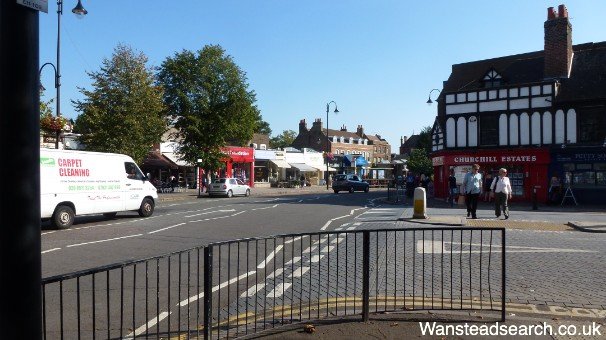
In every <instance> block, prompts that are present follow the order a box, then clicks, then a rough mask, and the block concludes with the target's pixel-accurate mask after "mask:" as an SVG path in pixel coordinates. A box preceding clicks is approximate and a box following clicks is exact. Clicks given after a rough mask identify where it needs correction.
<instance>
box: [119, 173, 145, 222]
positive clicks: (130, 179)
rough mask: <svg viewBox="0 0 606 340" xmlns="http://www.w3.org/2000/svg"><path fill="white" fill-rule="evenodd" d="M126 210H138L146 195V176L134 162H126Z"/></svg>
mask: <svg viewBox="0 0 606 340" xmlns="http://www.w3.org/2000/svg"><path fill="white" fill-rule="evenodd" d="M124 176H125V180H124V182H123V183H124V206H125V208H124V210H137V209H139V207H140V206H141V202H142V201H143V197H144V196H145V194H144V184H145V182H144V179H145V175H143V172H141V170H139V167H138V166H137V165H136V164H135V163H133V162H124Z"/></svg>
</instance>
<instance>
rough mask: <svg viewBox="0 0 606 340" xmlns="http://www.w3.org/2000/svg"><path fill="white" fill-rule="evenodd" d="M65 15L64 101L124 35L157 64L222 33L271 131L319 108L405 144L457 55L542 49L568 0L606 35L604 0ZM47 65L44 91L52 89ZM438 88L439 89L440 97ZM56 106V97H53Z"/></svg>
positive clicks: (262, 3)
mask: <svg viewBox="0 0 606 340" xmlns="http://www.w3.org/2000/svg"><path fill="white" fill-rule="evenodd" d="M48 3H49V4H48V13H40V65H42V64H44V63H46V62H52V63H56V54H57V4H56V2H54V1H52V0H49V1H48ZM76 4H77V0H64V5H63V7H64V8H63V12H64V13H63V15H62V17H61V49H60V51H61V60H60V71H61V111H62V113H63V115H64V116H67V117H70V118H75V117H77V115H78V112H76V111H75V109H74V107H73V105H72V104H71V101H72V100H81V99H82V98H83V96H82V95H81V94H80V91H79V90H78V88H86V89H91V79H90V77H89V76H88V75H87V72H95V71H99V69H100V67H101V64H102V61H103V60H104V59H109V58H111V55H112V53H113V52H114V49H115V47H116V46H117V45H118V44H124V45H128V46H131V47H132V48H133V49H135V50H136V51H138V52H142V53H144V54H145V55H146V56H147V57H148V58H149V65H148V66H150V67H155V66H160V65H161V63H162V62H163V61H164V60H165V59H166V58H167V57H171V56H174V54H175V53H179V52H182V51H183V50H189V51H198V50H200V49H202V48H203V47H204V46H205V45H209V44H213V45H217V44H218V45H221V46H222V47H223V48H224V49H225V50H226V53H227V54H228V55H230V56H231V57H232V58H233V60H234V62H235V63H236V64H237V65H238V66H239V67H240V68H241V69H242V70H243V71H244V72H245V73H246V76H247V78H248V83H249V89H250V90H253V91H255V93H256V95H257V103H256V104H257V106H258V107H259V109H260V111H261V114H262V116H263V119H264V120H265V121H267V122H268V123H269V124H270V127H271V129H272V136H275V135H278V134H280V133H282V131H284V130H294V131H298V126H299V124H298V123H299V121H300V120H301V119H306V120H307V122H308V126H309V127H311V122H313V121H314V120H315V119H316V118H321V119H322V121H323V122H324V127H326V125H325V122H326V104H327V103H328V102H330V101H335V102H336V104H337V106H338V109H339V113H338V114H335V113H333V112H332V111H333V110H334V106H333V104H331V108H330V113H329V117H328V119H329V128H331V129H338V128H340V127H341V126H342V125H345V126H346V127H347V129H348V130H349V131H355V130H356V127H357V126H358V125H363V126H364V130H365V132H366V133H367V134H379V135H381V136H382V137H383V138H385V139H387V141H388V142H389V143H390V144H391V145H392V147H393V150H394V151H395V150H397V147H398V146H399V145H400V138H401V137H402V136H410V135H411V134H413V133H418V132H419V131H420V130H421V129H422V128H423V127H426V126H431V125H432V124H433V121H434V119H435V116H436V110H437V106H436V105H435V104H433V105H428V104H427V103H426V101H427V98H428V95H429V93H430V91H431V90H432V89H435V88H437V89H441V88H442V82H443V81H445V80H447V79H448V77H449V75H450V71H451V68H452V65H453V64H458V63H465V62H470V61H475V60H482V59H489V58H496V57H500V56H506V55H512V54H519V53H526V52H532V51H539V50H542V49H543V33H544V31H543V23H544V22H545V20H546V18H547V8H548V7H556V8H557V6H558V5H560V4H564V5H566V7H567V8H568V12H569V16H570V21H571V24H572V39H573V44H580V43H586V42H600V41H606V24H604V13H606V1H603V0H574V1H571V0H569V1H567V2H553V1H544V0H509V1H501V0H499V1H497V0H481V1H450V0H434V1H406V0H365V1H363V0H306V1H289V0H221V1H204V0H182V1H159V0H145V1H144V0H129V1H124V0H102V1H101V0H82V5H83V6H84V7H85V8H86V10H88V15H86V16H85V17H83V18H81V19H79V18H77V17H76V16H75V15H73V14H72V13H71V9H72V8H73V7H75V5H76ZM53 77H54V73H53V71H52V68H50V67H46V68H45V69H44V70H43V72H42V84H43V85H44V87H45V88H46V91H45V93H44V96H43V97H42V100H44V101H47V100H49V99H52V98H55V90H54V87H53V84H54V82H53ZM438 94H439V92H438V91H434V92H433V93H432V99H435V97H436V96H437V95H438ZM53 110H54V105H53Z"/></svg>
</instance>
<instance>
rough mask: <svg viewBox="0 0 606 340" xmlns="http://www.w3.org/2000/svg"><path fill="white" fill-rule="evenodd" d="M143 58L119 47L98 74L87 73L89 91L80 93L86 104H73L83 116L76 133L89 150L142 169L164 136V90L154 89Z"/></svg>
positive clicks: (149, 72) (80, 117)
mask: <svg viewBox="0 0 606 340" xmlns="http://www.w3.org/2000/svg"><path fill="white" fill-rule="evenodd" d="M146 64H147V57H146V56H145V55H144V54H143V53H138V52H135V51H134V50H133V49H132V48H130V47H128V46H124V45H118V46H117V47H116V48H115V50H114V53H113V55H112V57H111V59H104V60H103V63H102V66H101V69H100V70H99V71H97V72H88V75H89V77H91V78H92V80H93V84H92V87H93V89H92V90H86V89H84V88H80V92H81V93H82V94H83V95H84V97H85V99H84V100H82V101H79V100H78V101H73V104H74V106H75V108H76V111H78V112H81V115H79V116H78V118H77V120H76V127H75V130H76V131H78V132H79V133H82V137H81V142H83V143H84V144H85V146H86V149H87V150H91V151H103V152H116V153H123V154H127V155H130V156H131V157H132V158H133V159H134V160H135V162H137V163H140V162H141V161H142V160H143V159H144V158H145V156H147V154H148V153H149V151H150V150H151V147H152V145H153V144H154V143H156V142H158V141H159V140H160V138H161V136H162V134H163V133H164V132H165V131H166V122H165V120H164V118H163V111H164V109H163V105H162V89H161V88H159V87H157V86H155V84H154V81H155V79H154V75H153V72H152V70H151V68H148V67H147V66H146Z"/></svg>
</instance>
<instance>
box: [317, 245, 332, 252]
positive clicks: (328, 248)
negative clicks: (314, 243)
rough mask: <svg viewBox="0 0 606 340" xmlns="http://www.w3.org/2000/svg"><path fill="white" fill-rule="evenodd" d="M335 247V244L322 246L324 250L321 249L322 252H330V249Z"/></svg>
mask: <svg viewBox="0 0 606 340" xmlns="http://www.w3.org/2000/svg"><path fill="white" fill-rule="evenodd" d="M334 248H335V246H326V247H324V248H322V250H320V252H321V253H329V252H330V251H332V250H333V249H334Z"/></svg>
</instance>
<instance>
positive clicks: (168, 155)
mask: <svg viewBox="0 0 606 340" xmlns="http://www.w3.org/2000/svg"><path fill="white" fill-rule="evenodd" d="M162 154H163V155H164V157H166V158H168V159H170V160H171V161H172V162H173V163H175V164H177V165H178V166H193V165H190V164H188V163H187V162H185V161H182V160H179V156H178V155H177V154H175V153H173V152H163V153H162Z"/></svg>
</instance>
